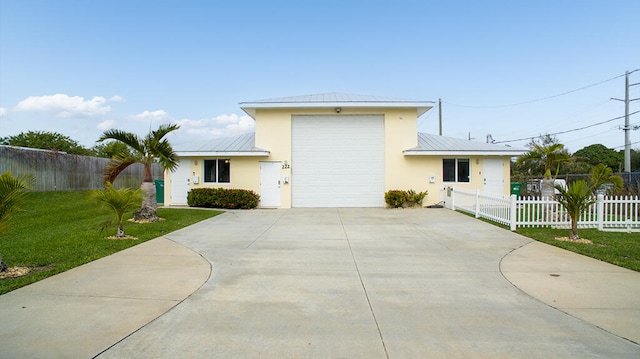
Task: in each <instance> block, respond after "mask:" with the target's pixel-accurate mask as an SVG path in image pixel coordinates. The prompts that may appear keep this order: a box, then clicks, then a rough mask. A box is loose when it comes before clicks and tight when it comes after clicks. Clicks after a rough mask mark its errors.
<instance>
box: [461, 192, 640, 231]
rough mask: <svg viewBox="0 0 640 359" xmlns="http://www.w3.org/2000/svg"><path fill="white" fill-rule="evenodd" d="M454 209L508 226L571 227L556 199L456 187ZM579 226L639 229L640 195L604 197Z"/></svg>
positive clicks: (565, 213)
mask: <svg viewBox="0 0 640 359" xmlns="http://www.w3.org/2000/svg"><path fill="white" fill-rule="evenodd" d="M451 209H453V210H456V209H458V210H461V211H465V212H468V213H471V214H473V215H475V217H476V218H486V219H489V220H491V221H494V222H497V223H500V224H504V225H507V226H509V228H510V229H511V230H512V231H515V230H516V229H517V228H518V227H552V228H571V219H570V217H569V215H568V214H567V211H566V210H565V209H564V207H562V205H560V204H559V203H558V202H557V201H556V200H555V199H553V198H540V197H518V196H516V195H511V197H505V196H499V195H488V194H482V193H481V192H480V191H479V190H477V191H468V190H463V189H456V188H454V189H453V190H452V191H451ZM578 228H597V229H599V230H601V231H606V230H609V231H628V232H631V231H640V197H638V196H624V197H621V196H602V195H598V196H597V199H596V202H595V203H594V204H593V205H591V206H590V207H589V208H588V209H587V211H585V212H584V213H583V214H582V216H581V217H580V220H579V221H578Z"/></svg>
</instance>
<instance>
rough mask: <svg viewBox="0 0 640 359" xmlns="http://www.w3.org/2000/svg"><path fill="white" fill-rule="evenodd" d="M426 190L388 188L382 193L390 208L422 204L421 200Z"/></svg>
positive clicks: (425, 194)
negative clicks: (388, 189)
mask: <svg viewBox="0 0 640 359" xmlns="http://www.w3.org/2000/svg"><path fill="white" fill-rule="evenodd" d="M427 194H428V192H427V191H424V192H416V191H414V190H412V189H410V190H408V191H402V190H390V191H387V192H386V193H385V194H384V201H385V202H386V203H387V205H389V207H392V208H399V207H415V206H422V200H423V199H424V198H425V197H426V196H427Z"/></svg>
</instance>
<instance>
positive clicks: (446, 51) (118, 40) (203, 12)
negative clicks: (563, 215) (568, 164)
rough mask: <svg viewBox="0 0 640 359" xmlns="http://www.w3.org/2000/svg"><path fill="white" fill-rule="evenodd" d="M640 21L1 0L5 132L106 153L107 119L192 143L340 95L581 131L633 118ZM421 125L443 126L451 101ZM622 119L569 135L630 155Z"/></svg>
mask: <svg viewBox="0 0 640 359" xmlns="http://www.w3.org/2000/svg"><path fill="white" fill-rule="evenodd" d="M639 21H640V1H636V0H628V1H623V0H611V1H589V0H575V1H562V0H538V1H516V0H510V1H507V0H504V1H497V0H494V1H462V0H452V1H426V0H425V1H410V0H395V1H356V0H335V1H334V0H327V1H320V0H309V1H294V0H292V1H280V0H272V1H242V0H237V1H213V0H212V1H192V0H183V1H177V0H175V1H162V0H160V1H140V0H127V1H120V0H118V1H114V0H105V1H70V0H56V1H35V0H0V137H5V136H11V135H16V134H18V133H20V132H25V131H29V130H33V131H56V132H60V133H62V134H65V135H67V136H69V137H71V138H72V139H74V140H77V141H78V142H80V143H81V144H82V145H84V146H86V147H91V146H93V144H94V141H95V140H96V139H97V138H98V137H99V136H100V134H101V133H102V132H103V131H104V130H105V129H108V128H119V129H122V130H126V131H131V132H135V133H138V134H140V135H144V134H146V133H147V132H148V130H149V128H150V127H154V128H155V127H157V126H158V125H159V124H160V123H168V122H174V123H179V124H180V125H181V126H182V128H181V129H180V131H178V132H177V133H175V134H172V135H171V137H170V140H171V141H172V142H173V143H183V142H187V141H191V140H194V139H197V140H200V139H203V138H206V136H216V137H219V136H227V135H236V134H240V133H244V132H248V131H252V129H253V127H252V126H253V121H252V120H251V119H250V118H248V116H246V114H245V113H244V112H242V110H240V108H239V106H238V103H239V102H243V101H251V100H259V99H265V98H274V97H285V96H297V95H307V94H315V93H326V92H344V93H353V94H365V95H374V96H387V97H395V98H402V99H411V100H428V101H435V102H437V101H438V99H439V98H441V99H442V102H443V107H442V110H443V134H444V135H446V136H451V137H457V138H469V137H471V138H474V139H475V140H477V141H482V142H484V141H485V140H486V137H487V135H489V134H490V135H491V136H492V138H493V139H494V140H495V141H510V140H514V139H520V138H528V137H535V136H537V135H539V134H543V133H556V132H563V131H569V130H572V129H577V128H580V127H585V126H588V125H592V124H596V123H600V122H604V121H607V120H610V119H613V118H615V117H619V116H622V115H624V104H623V103H622V102H620V101H615V100H610V98H611V97H617V98H623V97H624V78H623V77H620V75H623V74H624V73H625V71H632V70H635V69H638V68H640V26H638V23H639ZM630 78H631V82H632V83H638V82H640V71H638V72H635V73H633V74H632V75H631V76H630ZM609 79H611V80H610V81H605V80H609ZM603 81H604V82H603ZM600 82H603V83H601V84H599V85H595V86H590V87H587V88H585V89H582V90H579V91H575V92H571V93H569V94H566V95H562V96H555V95H558V94H562V93H566V92H569V91H573V90H577V89H580V88H583V87H586V86H589V85H592V84H596V83H600ZM553 96H555V97H553ZM549 97H550V98H549ZM638 97H640V86H634V87H631V98H638ZM545 98H546V99H545ZM538 99H544V100H540V101H534V100H538ZM522 103H524V104H522ZM505 105H506V106H505ZM638 110H640V101H636V102H633V103H632V104H631V112H634V111H638ZM418 122H419V124H420V125H419V131H421V132H429V133H437V132H438V114H437V109H436V108H434V110H433V111H429V112H427V114H425V115H423V116H422V117H421V118H420V119H419V120H418ZM630 122H631V124H632V125H636V126H637V125H640V114H636V115H633V116H631V120H630ZM623 124H624V121H623V120H622V119H620V120H616V121H610V122H607V123H604V124H602V125H597V126H593V127H591V128H589V129H586V130H581V131H571V132H568V133H565V134H561V135H558V136H557V137H558V138H559V140H560V141H561V142H562V143H565V144H566V145H567V147H568V148H569V149H570V150H571V151H572V152H573V151H576V150H578V149H580V148H583V147H585V146H588V145H590V144H594V143H602V144H604V145H605V146H607V147H613V148H616V149H621V148H622V147H621V146H623V145H624V135H623V131H622V130H620V129H619V128H620V127H621V126H622V125H623ZM631 140H632V142H633V143H634V145H633V147H634V148H640V130H636V131H632V132H631ZM526 142H527V140H522V141H515V142H509V144H510V145H512V146H520V147H522V146H523V145H524V144H525V143H526Z"/></svg>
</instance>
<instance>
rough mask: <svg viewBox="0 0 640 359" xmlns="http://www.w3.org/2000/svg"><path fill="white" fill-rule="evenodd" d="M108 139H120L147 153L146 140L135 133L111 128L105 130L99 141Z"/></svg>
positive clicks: (136, 149)
mask: <svg viewBox="0 0 640 359" xmlns="http://www.w3.org/2000/svg"><path fill="white" fill-rule="evenodd" d="M108 139H111V140H117V141H120V142H122V143H124V144H126V145H127V146H129V147H131V148H132V149H133V150H134V151H136V152H139V153H140V154H142V155H144V154H145V153H146V149H145V146H144V142H143V141H142V139H140V137H138V135H136V134H134V133H131V132H126V131H122V130H116V129H111V130H107V131H104V133H103V134H102V136H100V138H99V139H98V141H97V142H102V141H105V140H108Z"/></svg>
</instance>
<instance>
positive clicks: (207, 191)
mask: <svg viewBox="0 0 640 359" xmlns="http://www.w3.org/2000/svg"><path fill="white" fill-rule="evenodd" d="M259 202H260V195H258V194H257V193H255V192H253V191H251V190H246V189H233V188H195V189H192V190H191V191H189V193H188V194H187V204H188V205H189V206H190V207H206V208H226V209H250V208H256V207H258V203H259Z"/></svg>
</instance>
